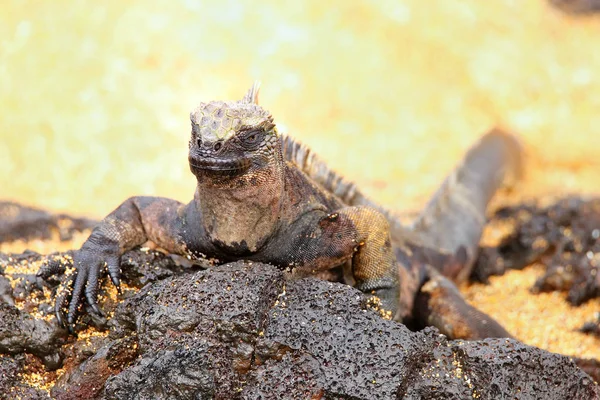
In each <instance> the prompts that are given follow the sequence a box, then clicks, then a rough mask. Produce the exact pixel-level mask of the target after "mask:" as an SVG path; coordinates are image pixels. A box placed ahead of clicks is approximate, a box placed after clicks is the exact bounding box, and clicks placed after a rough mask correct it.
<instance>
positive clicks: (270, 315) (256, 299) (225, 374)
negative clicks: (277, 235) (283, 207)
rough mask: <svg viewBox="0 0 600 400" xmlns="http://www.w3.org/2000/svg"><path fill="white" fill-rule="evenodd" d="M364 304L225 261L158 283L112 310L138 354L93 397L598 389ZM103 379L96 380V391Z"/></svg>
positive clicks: (523, 355) (341, 290) (346, 291)
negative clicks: (411, 326) (412, 326)
mask: <svg viewBox="0 0 600 400" xmlns="http://www.w3.org/2000/svg"><path fill="white" fill-rule="evenodd" d="M367 304H368V302H367V298H366V297H365V296H364V295H362V294H361V293H360V292H358V291H357V290H355V289H353V288H351V287H348V286H344V285H340V284H336V283H330V282H324V281H320V280H317V279H313V278H307V279H301V280H298V281H286V280H285V279H284V276H283V274H282V273H281V272H280V271H278V270H276V269H275V268H273V267H270V266H266V265H261V264H254V265H248V264H244V263H234V264H229V265H226V266H222V267H219V268H216V269H213V270H210V271H199V272H195V273H194V274H192V275H184V276H179V277H173V278H169V279H166V280H163V281H161V282H158V283H156V284H153V285H151V286H148V287H146V288H145V289H144V290H142V291H141V292H139V293H138V294H136V295H135V296H133V297H132V298H130V299H128V300H126V301H125V302H124V303H122V304H121V305H119V306H118V307H117V310H116V312H115V315H114V319H113V321H114V326H113V329H112V336H113V337H114V339H113V343H118V341H119V340H121V338H122V337H131V338H136V339H135V340H136V341H137V346H138V350H139V357H138V358H137V359H136V360H135V361H133V362H132V363H131V364H124V365H122V366H121V367H122V371H121V372H120V373H118V374H116V375H115V376H112V377H111V378H109V379H108V381H107V382H106V385H105V391H104V393H103V394H102V396H103V397H104V398H107V399H130V398H136V399H151V398H173V399H175V398H183V399H185V398H190V399H192V398H194V399H195V398H248V399H254V398H263V399H269V398H273V399H277V398H352V399H377V398H382V399H394V398H402V397H404V398H414V399H418V398H443V399H446V398H464V397H465V396H469V397H472V396H475V397H477V396H479V398H489V399H495V398H502V396H506V397H508V398H532V397H533V398H546V399H553V398H556V399H569V398H573V399H576V398H595V397H598V395H599V393H598V387H597V386H596V385H595V384H594V383H593V382H592V380H591V379H590V378H589V376H587V375H586V374H585V373H583V372H582V371H580V370H579V369H578V368H577V367H576V366H575V365H574V364H573V362H572V361H570V360H569V359H568V358H567V357H563V356H560V355H556V354H552V353H548V352H545V351H542V350H539V349H536V348H533V347H530V346H526V345H523V344H521V343H519V342H517V341H514V340H508V339H502V340H498V339H495V340H485V341H481V342H471V343H469V342H461V341H450V342H449V341H447V340H446V339H445V338H444V337H443V336H440V335H438V334H437V333H436V332H435V331H434V330H426V331H423V332H411V331H409V330H408V329H406V328H405V327H404V326H403V325H400V324H397V323H394V322H391V321H386V320H384V319H382V318H381V317H380V316H379V315H378V313H377V311H376V310H373V309H370V308H369V307H368V306H367ZM81 368H83V369H84V370H85V369H86V368H87V367H86V366H85V365H84V366H82V367H81ZM84 375H85V373H80V376H84ZM87 375H90V374H87ZM73 383H76V382H73ZM102 384H103V382H102V380H101V378H100V377H99V381H98V382H97V386H96V387H101V386H102ZM74 386H77V385H74ZM132 393H136V394H135V395H132ZM132 396H133V397H132Z"/></svg>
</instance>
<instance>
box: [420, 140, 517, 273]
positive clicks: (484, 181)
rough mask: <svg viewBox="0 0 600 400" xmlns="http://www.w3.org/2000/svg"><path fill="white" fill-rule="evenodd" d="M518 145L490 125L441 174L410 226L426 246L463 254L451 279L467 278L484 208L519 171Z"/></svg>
mask: <svg viewBox="0 0 600 400" xmlns="http://www.w3.org/2000/svg"><path fill="white" fill-rule="evenodd" d="M521 163H522V149H521V146H520V144H519V142H518V140H517V139H516V138H515V137H514V136H512V135H511V134H508V133H505V132H503V131H501V130H499V129H493V130H492V131H490V132H488V133H487V134H486V135H485V136H483V137H482V138H481V139H480V140H479V142H477V143H476V144H475V145H474V146H473V147H472V148H471V149H470V150H469V151H468V152H467V155H466V156H465V158H464V159H463V160H462V162H461V163H460V164H459V165H458V167H457V168H456V169H455V170H454V171H453V172H452V173H451V174H450V175H449V176H448V177H447V178H446V180H445V181H444V183H443V184H442V186H441V187H440V188H439V189H438V191H437V192H436V193H435V195H434V196H433V198H432V199H431V201H430V202H429V204H427V206H426V207H425V209H424V210H423V211H422V212H421V214H420V215H419V217H418V218H417V219H416V220H415V222H414V223H413V225H412V230H413V232H415V233H416V234H418V236H419V237H420V238H421V240H422V241H423V243H424V244H425V245H427V246H428V247H432V248H435V249H443V250H445V251H447V252H449V253H451V254H457V253H464V252H466V262H465V264H464V266H463V268H462V270H461V271H460V272H459V273H458V274H457V276H454V277H452V278H454V280H455V281H461V280H464V279H466V278H468V276H469V274H470V269H471V266H472V264H473V262H474V259H475V256H476V251H477V247H478V244H479V239H480V238H481V234H482V231H483V226H484V224H485V221H486V216H485V212H486V208H487V205H488V203H489V201H490V200H491V198H492V197H493V196H494V193H495V192H496V191H497V190H498V188H500V187H501V186H502V185H503V184H512V183H513V182H514V181H515V180H516V179H517V178H518V177H519V176H520V175H521V170H522V168H521Z"/></svg>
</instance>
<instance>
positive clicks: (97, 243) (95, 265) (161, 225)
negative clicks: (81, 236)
mask: <svg viewBox="0 0 600 400" xmlns="http://www.w3.org/2000/svg"><path fill="white" fill-rule="evenodd" d="M183 207H184V205H183V204H181V203H179V202H177V201H174V200H170V199H165V198H158V197H132V198H130V199H128V200H126V201H125V202H124V203H122V204H121V205H120V206H119V207H118V208H117V209H115V210H114V211H113V212H112V213H110V214H109V215H108V216H107V217H106V218H104V219H103V220H102V222H100V224H99V225H98V226H97V227H96V228H94V230H93V231H92V233H91V234H90V236H89V238H88V239H87V240H86V241H85V243H84V244H83V245H82V246H81V248H80V249H79V250H77V251H76V252H75V253H74V256H73V267H74V271H73V272H72V274H74V275H71V276H70V277H68V278H67V279H66V280H65V282H63V285H61V287H59V289H58V291H57V295H56V303H55V312H56V317H57V319H58V322H59V324H60V325H62V326H64V325H65V318H64V317H65V314H66V315H67V320H66V322H67V325H68V326H69V328H71V325H72V324H73V323H74V322H75V320H76V316H77V309H78V307H79V305H80V304H81V299H82V297H83V296H84V295H85V298H86V300H87V302H88V304H89V305H90V307H91V309H92V310H93V311H94V312H95V313H98V314H99V313H100V309H99V308H98V304H97V295H98V280H99V278H100V273H101V270H102V268H103V267H104V266H105V265H106V266H107V267H108V273H109V275H110V278H111V280H112V282H113V283H114V284H115V285H116V286H117V287H118V286H119V284H120V274H121V272H120V258H121V255H122V254H123V253H125V252H126V251H128V250H130V249H132V248H133V247H135V246H138V245H141V244H143V243H145V242H146V241H148V240H151V241H153V242H154V243H156V244H157V245H158V246H160V247H162V248H164V249H165V250H167V251H169V252H173V253H179V254H181V253H183V252H184V251H185V246H184V245H183V244H182V243H181V241H180V240H178V234H177V233H178V232H177V226H180V225H181V217H180V214H181V213H182V212H183V210H184V208H183ZM53 272H54V270H53V269H52V267H49V268H46V269H44V268H42V269H41V270H40V272H39V273H38V275H39V276H41V277H48V276H49V275H51V274H52V273H53ZM73 281H74V282H73ZM69 298H70V301H69Z"/></svg>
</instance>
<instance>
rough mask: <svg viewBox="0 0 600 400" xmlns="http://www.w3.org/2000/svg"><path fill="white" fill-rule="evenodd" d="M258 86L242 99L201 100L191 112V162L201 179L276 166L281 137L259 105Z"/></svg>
mask: <svg viewBox="0 0 600 400" xmlns="http://www.w3.org/2000/svg"><path fill="white" fill-rule="evenodd" d="M258 90H259V85H258V83H255V84H254V85H253V86H252V88H250V90H249V91H248V93H247V94H246V95H245V96H244V97H243V98H242V99H241V100H239V101H211V102H208V103H200V105H199V106H198V107H197V108H196V109H195V110H194V111H192V113H191V114H190V119H191V122H192V136H191V139H190V143H189V163H190V169H191V170H192V173H194V175H196V177H197V178H198V181H199V182H200V181H205V180H210V181H212V182H213V183H216V181H219V180H222V181H227V180H229V179H231V178H235V177H239V176H242V175H244V174H246V173H247V172H249V171H254V172H257V171H258V170H261V169H264V168H268V167H269V166H272V164H273V162H274V161H275V158H276V157H277V154H276V153H277V151H278V145H279V139H278V134H277V129H276V127H275V124H274V123H273V117H272V116H271V114H270V113H269V112H268V111H266V110H265V109H263V108H262V107H261V106H259V105H258Z"/></svg>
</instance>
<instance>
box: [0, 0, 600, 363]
mask: <svg viewBox="0 0 600 400" xmlns="http://www.w3.org/2000/svg"><path fill="white" fill-rule="evenodd" d="M598 38H600V16H592V17H578V18H576V17H572V16H566V15H564V14H562V13H560V12H558V11H556V10H554V9H552V8H550V7H549V6H548V4H547V3H546V2H545V1H544V0H496V1H480V0H465V1H462V2H455V1H450V0H429V1H420V0H404V1H399V0H393V1H377V2H373V1H344V0H338V1H330V2H322V1H304V2H294V3H292V2H286V3H285V4H284V2H279V1H265V2H261V4H260V5H258V3H257V2H237V1H223V0H219V1H191V0H188V1H183V0H179V1H175V0H169V1H155V2H147V1H129V2H121V1H114V0H110V1H104V2H85V1H58V0H57V1H52V2H25V1H8V0H4V1H2V3H1V5H0V138H1V141H0V198H10V199H14V200H18V201H21V202H25V203H28V204H34V205H38V206H41V207H43V208H46V209H52V210H59V211H67V212H70V213H79V214H87V215H91V216H95V217H101V216H103V215H105V214H106V213H108V212H109V211H110V210H111V209H113V208H114V207H116V206H117V205H118V204H119V203H120V202H121V201H123V200H124V199H125V198H126V197H128V196H131V195H138V194H146V195H161V196H167V197H172V198H176V199H179V200H181V201H188V200H189V199H191V197H192V193H193V190H194V179H193V177H192V175H191V174H190V173H189V171H188V166H187V161H186V154H187V141H188V136H189V131H190V126H189V120H188V114H189V111H190V110H191V109H192V108H193V107H195V105H196V104H197V103H198V102H200V101H207V100H212V99H235V98H239V97H241V96H242V95H243V94H244V92H245V91H246V90H247V88H248V87H249V86H250V84H251V83H252V81H253V80H254V79H259V80H261V81H262V82H263V88H262V92H261V102H262V104H263V105H264V106H265V107H266V108H267V109H269V110H270V111H271V112H272V113H273V115H274V116H275V119H276V122H278V123H279V124H281V125H283V126H284V127H285V130H286V131H287V132H289V133H291V134H292V135H294V136H295V137H297V138H299V139H300V140H301V141H303V142H305V143H307V144H309V145H310V146H311V147H313V148H314V149H315V150H316V151H317V152H318V153H319V154H321V155H322V156H323V157H324V158H326V159H327V160H328V161H329V162H330V163H331V164H332V165H333V166H334V167H335V169H337V170H338V171H340V172H342V173H343V174H344V175H346V176H348V177H351V178H352V179H353V180H355V181H356V182H358V183H359V185H360V186H361V187H362V188H363V189H364V190H365V191H366V192H367V193H368V194H370V195H371V196H372V197H373V198H375V199H376V200H379V201H380V202H382V203H384V204H386V205H388V206H390V207H391V208H394V209H396V210H398V211H406V210H414V209H417V208H419V207H420V206H421V205H422V204H423V203H424V201H426V199H427V197H428V196H429V195H430V194H431V193H432V192H433V191H434V190H435V188H436V186H437V185H438V184H439V183H440V182H441V180H442V179H443V177H444V175H445V174H446V173H447V172H448V171H449V170H450V169H451V168H452V167H453V166H454V165H455V164H456V163H457V162H458V160H459V159H460V157H461V155H462V154H463V153H464V151H465V149H466V148H468V146H469V145H470V144H471V143H473V142H474V141H475V140H476V139H477V138H478V137H479V136H480V135H481V134H482V133H483V132H485V131H486V130H487V129H489V128H490V127H492V126H494V125H501V126H503V127H505V128H507V129H510V130H512V131H514V132H515V133H517V134H518V135H519V136H520V137H521V139H522V141H523V143H524V146H525V149H526V153H527V163H526V177H525V179H524V181H523V182H522V183H521V184H520V185H519V186H518V187H517V191H516V193H517V194H513V195H512V196H511V197H509V198H507V200H516V199H518V198H522V197H523V196H525V197H533V196H534V197H538V196H544V195H560V194H564V193H596V194H598V193H600V133H599V132H598V130H600V75H599V74H600V47H599V46H600V45H599V39H598ZM532 271H533V272H532ZM536 271H537V272H536ZM532 273H534V275H535V273H537V276H539V274H541V271H539V270H529V272H527V273H526V275H519V273H514V274H516V275H514V276H517V278H515V279H513V280H512V281H511V280H509V281H503V280H501V279H505V278H498V279H499V280H494V285H493V286H491V287H489V288H488V289H484V288H479V289H477V287H474V288H475V289H477V290H476V291H475V292H470V293H468V297H469V299H470V300H471V301H473V302H474V303H478V304H486V305H487V306H488V308H486V309H485V310H486V311H488V312H490V313H491V314H492V315H494V316H495V317H496V318H498V319H499V320H500V321H501V322H502V323H503V324H505V325H506V326H507V327H508V328H509V331H512V332H514V333H515V334H516V335H517V336H518V337H519V338H521V339H523V340H525V341H526V342H528V343H532V344H536V345H540V346H543V347H545V348H549V349H551V350H553V351H563V352H567V353H569V354H579V355H584V356H594V357H597V358H600V350H599V349H600V344H599V343H598V341H597V340H595V341H594V339H592V338H584V339H582V337H583V335H579V334H573V333H572V330H573V329H574V327H576V326H578V325H577V324H570V325H568V326H569V327H568V328H567V329H564V326H565V324H564V323H561V322H557V320H556V318H559V319H560V318H562V317H563V316H565V317H567V316H571V315H575V313H577V312H578V313H579V314H578V317H577V318H579V319H577V320H576V321H577V323H579V321H583V320H590V319H591V318H592V315H591V314H592V312H593V310H598V308H599V305H600V301H597V300H595V301H594V302H591V303H588V304H587V306H586V308H585V309H582V308H580V309H570V308H568V306H566V305H565V303H564V301H563V297H564V296H562V295H553V296H554V297H557V296H558V297H559V298H558V299H555V300H556V301H558V303H553V302H552V301H553V300H552V298H550V297H547V298H543V299H542V298H541V297H539V296H533V297H532V296H529V297H527V293H526V292H527V287H529V286H530V285H531V284H532V283H533V281H534V280H535V276H534V275H531V274H532ZM511 276H513V274H511ZM509 279H511V278H510V277H509ZM525 281H526V283H524V284H523V285H522V286H520V287H521V289H522V291H523V292H524V293H523V294H520V295H516V294H515V292H514V291H508V290H505V288H507V287H509V286H510V285H519V282H525ZM494 287H495V288H496V289H494ZM511 287H512V286H511ZM515 287H516V286H515ZM521 289H520V290H521ZM489 290H495V292H494V293H493V294H491V295H489V296H488V297H481V296H484V295H485V292H486V291H489ZM515 290H516V289H515ZM502 294H508V298H506V297H504V298H502V297H499V296H501V295H502ZM511 296H512V297H513V298H512V299H511ZM517 297H518V301H517ZM540 299H541V300H540ZM511 300H512V301H514V303H512V304H513V306H510V307H508V308H507V304H509V303H507V302H508V301H511ZM559 303H560V304H562V307H563V308H561V309H560V311H557V310H559V308H558V306H557V305H556V304H559ZM543 307H545V308H543ZM564 307H566V308H564ZM507 309H510V312H506V310H507ZM526 309H530V310H526ZM552 311H554V312H553V313H552ZM548 312H550V314H552V318H554V319H553V320H550V319H544V315H546V314H547V313H548ZM536 324H537V326H538V327H539V329H540V330H539V331H538V333H535V332H534V333H530V332H528V331H524V330H523V329H525V330H526V328H531V329H532V330H534V329H535V326H536ZM561 328H563V331H561ZM539 332H542V333H541V334H540V333H539ZM536 335H537V336H536ZM561 335H562V336H561ZM569 340H571V341H570V342H569ZM567 342H568V343H569V344H568V347H565V344H566V343H567ZM561 344H562V346H563V347H561Z"/></svg>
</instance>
